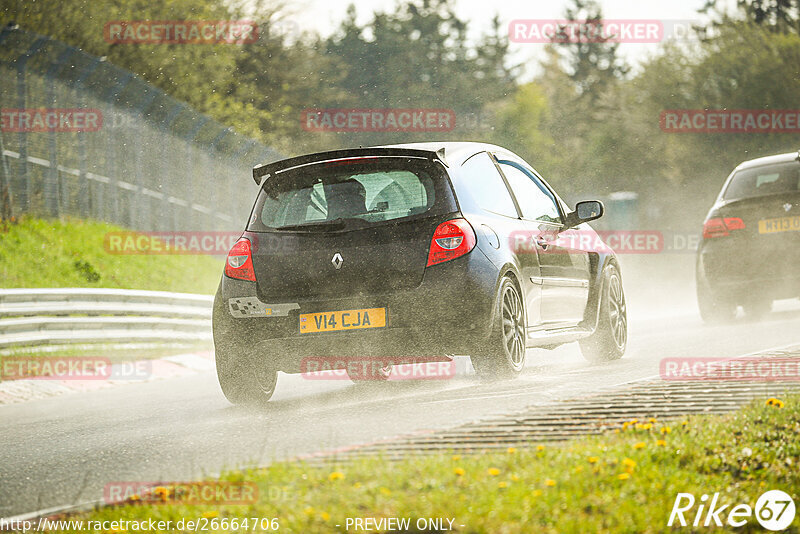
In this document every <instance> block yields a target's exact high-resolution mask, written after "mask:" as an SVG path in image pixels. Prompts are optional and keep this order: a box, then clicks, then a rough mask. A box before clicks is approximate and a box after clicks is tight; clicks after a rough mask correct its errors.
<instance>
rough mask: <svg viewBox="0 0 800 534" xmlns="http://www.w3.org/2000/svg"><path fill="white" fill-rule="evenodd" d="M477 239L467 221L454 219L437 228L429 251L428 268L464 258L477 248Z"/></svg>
mask: <svg viewBox="0 0 800 534" xmlns="http://www.w3.org/2000/svg"><path fill="white" fill-rule="evenodd" d="M476 242H477V238H476V237H475V231H474V230H473V229H472V226H470V224H469V223H468V222H467V221H466V220H465V219H453V220H451V221H446V222H443V223H442V224H440V225H439V226H437V227H436V231H435V232H433V238H432V239H431V248H430V251H428V267H430V266H431V265H436V264H437V263H443V262H446V261H450V260H452V259H455V258H458V257H459V256H463V255H464V254H466V253H468V252H469V251H471V250H472V249H473V248H475V243H476Z"/></svg>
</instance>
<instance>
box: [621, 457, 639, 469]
mask: <svg viewBox="0 0 800 534" xmlns="http://www.w3.org/2000/svg"><path fill="white" fill-rule="evenodd" d="M622 465H624V466H625V469H633V468H634V467H636V462H634V461H633V460H631V459H630V458H625V459H624V460H622Z"/></svg>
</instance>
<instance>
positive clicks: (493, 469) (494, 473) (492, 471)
mask: <svg viewBox="0 0 800 534" xmlns="http://www.w3.org/2000/svg"><path fill="white" fill-rule="evenodd" d="M486 472H487V473H489V476H493V477H496V476H497V475H499V474H500V470H499V469H497V468H496V467H490V468H489V469H487V470H486Z"/></svg>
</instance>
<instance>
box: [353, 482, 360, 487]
mask: <svg viewBox="0 0 800 534" xmlns="http://www.w3.org/2000/svg"><path fill="white" fill-rule="evenodd" d="M353 487H354V488H355V489H358V488H360V487H361V482H356V483H355V484H353Z"/></svg>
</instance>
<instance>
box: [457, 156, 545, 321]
mask: <svg viewBox="0 0 800 534" xmlns="http://www.w3.org/2000/svg"><path fill="white" fill-rule="evenodd" d="M454 186H455V188H456V192H457V194H458V199H459V204H460V206H461V210H462V212H464V213H466V214H468V218H469V221H470V223H472V225H473V226H474V228H475V231H476V233H477V234H478V247H479V248H481V250H482V251H483V252H484V254H486V256H487V257H488V258H489V259H490V260H491V261H492V262H494V263H495V264H496V265H498V266H502V265H503V264H504V263H505V262H506V261H508V252H509V250H511V252H512V254H514V246H513V242H514V240H515V238H516V236H519V235H521V234H524V233H525V230H526V226H525V222H524V221H523V220H522V217H521V214H520V212H519V208H518V207H517V204H516V203H515V201H514V198H513V197H512V196H511V192H510V191H509V188H508V183H507V182H506V181H505V179H504V178H503V175H502V174H501V173H500V170H499V168H498V166H497V163H496V161H495V160H494V158H493V157H492V156H491V155H490V154H489V153H488V152H479V153H477V154H475V155H473V156H472V157H470V158H469V159H467V160H466V161H465V162H464V163H463V164H462V166H461V168H460V169H459V175H458V179H457V180H456V181H455V182H454ZM514 256H515V257H514V260H515V262H516V265H517V268H518V269H519V271H520V274H521V277H522V280H521V281H520V283H521V285H522V288H521V289H522V293H523V294H522V298H523V299H524V301H525V315H526V318H527V319H526V325H527V326H528V327H532V326H536V325H539V324H540V323H541V314H540V301H541V284H538V283H536V280H537V279H538V278H539V277H541V271H540V269H539V260H538V257H537V255H536V253H535V251H527V252H523V253H519V254H514Z"/></svg>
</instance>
